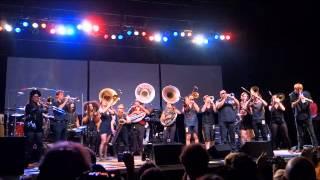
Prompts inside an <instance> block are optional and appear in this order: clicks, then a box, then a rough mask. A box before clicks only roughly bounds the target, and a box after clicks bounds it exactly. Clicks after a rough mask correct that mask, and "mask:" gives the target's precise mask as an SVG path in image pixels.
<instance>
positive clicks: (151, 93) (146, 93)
mask: <svg viewBox="0 0 320 180" xmlns="http://www.w3.org/2000/svg"><path fill="white" fill-rule="evenodd" d="M134 94H135V97H136V99H137V100H138V101H139V102H141V103H144V104H147V103H150V102H151V101H152V100H153V99H154V97H155V90H154V87H153V86H152V85H150V84H148V83H141V84H139V85H138V86H137V87H136V89H135V93H134Z"/></svg>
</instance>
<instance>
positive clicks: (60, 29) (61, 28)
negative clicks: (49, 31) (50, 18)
mask: <svg viewBox="0 0 320 180" xmlns="http://www.w3.org/2000/svg"><path fill="white" fill-rule="evenodd" d="M66 33H67V30H66V28H65V27H64V26H62V25H59V26H58V27H57V34H60V35H65V34H66Z"/></svg>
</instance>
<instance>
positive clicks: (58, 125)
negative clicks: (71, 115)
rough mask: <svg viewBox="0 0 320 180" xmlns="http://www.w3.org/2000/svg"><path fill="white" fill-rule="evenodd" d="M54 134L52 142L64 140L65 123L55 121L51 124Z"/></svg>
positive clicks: (65, 134) (65, 136)
mask: <svg viewBox="0 0 320 180" xmlns="http://www.w3.org/2000/svg"><path fill="white" fill-rule="evenodd" d="M52 128H53V129H52V131H53V134H54V142H57V141H65V140H66V139H67V123H65V122H62V121H56V122H53V124H52Z"/></svg>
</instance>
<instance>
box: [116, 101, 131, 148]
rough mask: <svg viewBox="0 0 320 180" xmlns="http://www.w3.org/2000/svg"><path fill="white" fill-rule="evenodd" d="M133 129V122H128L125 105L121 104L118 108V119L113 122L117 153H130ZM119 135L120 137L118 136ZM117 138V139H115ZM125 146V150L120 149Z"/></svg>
mask: <svg viewBox="0 0 320 180" xmlns="http://www.w3.org/2000/svg"><path fill="white" fill-rule="evenodd" d="M130 129H131V121H130V120H127V114H126V113H125V112H124V105H123V104H119V105H118V107H117V114H116V118H115V119H114V120H112V121H111V130H112V134H113V135H114V137H113V138H116V139H115V140H113V141H115V143H116V146H117V148H116V150H117V152H122V151H129V132H130ZM117 133H118V135H116V134H117ZM115 136H117V137H115ZM121 143H122V144H123V148H122V149H121V148H120V144H121Z"/></svg>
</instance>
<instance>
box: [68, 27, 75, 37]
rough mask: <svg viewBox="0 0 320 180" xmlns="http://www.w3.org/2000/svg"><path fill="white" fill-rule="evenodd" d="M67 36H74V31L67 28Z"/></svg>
mask: <svg viewBox="0 0 320 180" xmlns="http://www.w3.org/2000/svg"><path fill="white" fill-rule="evenodd" d="M67 34H68V35H73V34H74V30H73V28H72V27H68V28H67Z"/></svg>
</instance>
